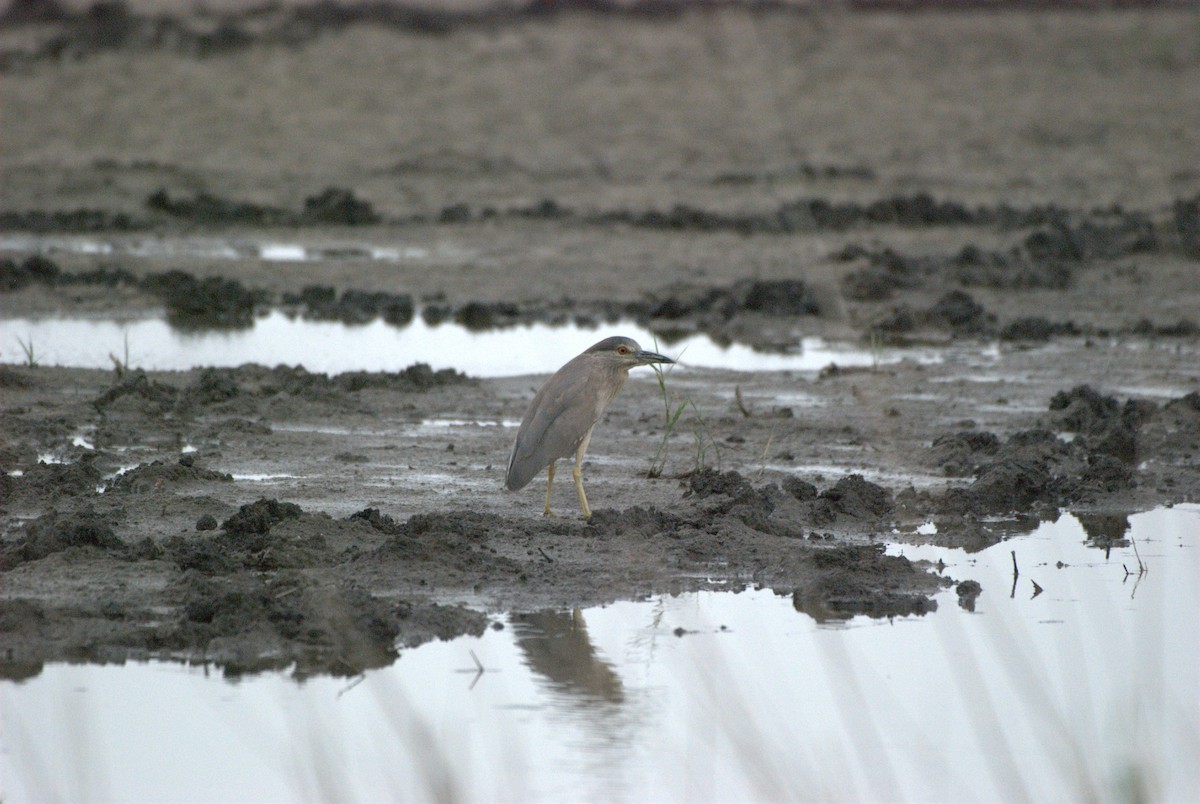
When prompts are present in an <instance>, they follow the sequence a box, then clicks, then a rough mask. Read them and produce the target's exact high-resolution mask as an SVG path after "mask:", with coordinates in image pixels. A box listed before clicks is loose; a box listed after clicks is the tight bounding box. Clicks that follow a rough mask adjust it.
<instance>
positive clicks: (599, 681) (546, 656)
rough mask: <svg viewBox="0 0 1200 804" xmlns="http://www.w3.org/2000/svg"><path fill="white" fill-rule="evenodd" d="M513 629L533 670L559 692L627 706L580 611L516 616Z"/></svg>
mask: <svg viewBox="0 0 1200 804" xmlns="http://www.w3.org/2000/svg"><path fill="white" fill-rule="evenodd" d="M512 626H513V632H514V634H515V636H516V642H517V646H518V647H519V648H520V649H521V651H522V652H523V653H524V654H525V658H526V663H527V664H528V665H529V667H530V669H532V670H533V671H534V672H535V673H538V674H539V675H541V676H543V677H545V678H546V679H547V680H548V681H549V682H550V684H551V685H552V686H553V687H554V688H555V689H556V690H559V691H561V692H565V693H568V694H570V695H572V696H575V697H576V698H578V699H579V700H580V701H584V702H589V703H597V704H599V703H614V704H619V703H623V702H624V700H625V689H624V686H623V685H622V683H621V679H620V677H618V676H617V674H616V672H615V671H614V670H613V666H612V665H611V664H610V663H609V662H607V661H605V660H604V659H602V658H600V657H599V656H598V655H597V654H596V648H595V647H594V646H593V645H592V642H591V640H590V639H589V638H588V632H587V623H585V622H584V619H583V612H581V611H580V610H579V609H574V610H573V611H571V612H570V613H566V612H556V611H541V612H536V613H533V614H518V615H514V616H513V618H512Z"/></svg>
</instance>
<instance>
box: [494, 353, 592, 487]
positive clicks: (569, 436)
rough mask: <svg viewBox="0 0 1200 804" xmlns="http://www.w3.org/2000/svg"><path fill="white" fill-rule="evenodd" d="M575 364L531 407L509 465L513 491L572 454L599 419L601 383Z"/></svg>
mask: <svg viewBox="0 0 1200 804" xmlns="http://www.w3.org/2000/svg"><path fill="white" fill-rule="evenodd" d="M573 362H574V361H572V363H573ZM572 363H568V364H567V365H565V366H563V367H562V368H561V369H559V370H558V372H556V373H555V375H554V376H553V377H551V378H550V379H549V380H547V381H546V384H545V385H543V386H542V388H541V390H539V391H538V392H537V394H536V395H535V396H534V397H533V401H532V402H530V403H529V410H527V411H526V412H525V419H524V420H523V421H522V422H521V428H520V429H519V430H518V431H517V440H516V443H515V444H514V445H513V451H512V457H511V458H509V461H508V476H507V478H506V480H505V485H506V486H507V487H508V488H509V489H511V490H514V491H515V490H516V489H519V488H523V487H524V486H525V485H526V484H527V483H529V481H530V480H532V479H533V476H534V475H536V474H537V473H538V472H540V471H541V470H542V469H545V468H546V467H547V466H549V465H550V464H551V463H552V462H553V461H556V460H558V459H559V458H564V457H566V456H568V455H571V454H573V453H574V452H575V449H576V448H577V447H578V446H579V442H580V441H582V440H583V437H584V436H585V435H587V432H588V430H590V429H591V428H592V425H594V424H595V423H596V420H597V419H598V418H599V416H600V410H599V409H598V406H597V401H598V400H599V398H600V393H599V390H598V388H597V387H596V383H598V382H599V381H600V380H599V379H598V378H597V377H596V376H595V375H593V374H591V373H589V372H585V371H578V370H576V367H575V366H573V365H572Z"/></svg>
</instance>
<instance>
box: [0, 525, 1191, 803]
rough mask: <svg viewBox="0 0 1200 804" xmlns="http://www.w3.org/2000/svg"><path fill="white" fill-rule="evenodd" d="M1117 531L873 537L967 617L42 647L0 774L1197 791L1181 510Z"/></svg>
mask: <svg viewBox="0 0 1200 804" xmlns="http://www.w3.org/2000/svg"><path fill="white" fill-rule="evenodd" d="M1129 526H1130V527H1129V530H1128V533H1127V534H1126V537H1127V538H1131V539H1132V540H1133V543H1132V544H1129V543H1128V542H1126V543H1125V544H1124V545H1123V546H1114V547H1112V549H1111V550H1110V551H1109V552H1107V553H1106V552H1105V551H1104V550H1101V549H1097V548H1096V547H1090V546H1087V545H1086V544H1085V539H1086V536H1087V534H1086V532H1085V530H1084V528H1083V526H1082V525H1081V523H1080V521H1079V520H1078V519H1076V517H1074V516H1071V515H1064V516H1062V517H1061V518H1060V519H1059V520H1058V521H1057V522H1055V523H1044V524H1043V525H1042V526H1041V527H1039V528H1038V529H1037V530H1036V531H1034V532H1033V533H1031V534H1028V535H1025V536H1019V537H1015V538H1012V539H1010V540H1008V541H1005V542H1002V543H1000V544H997V545H995V546H994V547H991V548H989V549H987V550H984V551H982V552H979V553H975V554H969V555H968V554H965V553H963V552H962V551H958V550H945V549H941V548H935V547H930V546H916V547H914V546H909V545H906V546H897V545H894V546H892V547H891V548H889V549H890V551H891V552H893V553H903V554H904V555H908V556H910V557H914V558H916V557H920V558H928V559H931V560H934V561H936V560H938V559H941V560H942V561H944V562H945V564H946V567H945V569H944V572H945V573H946V574H947V575H950V576H951V577H954V578H956V579H974V580H977V581H979V582H980V583H981V584H982V586H983V593H982V595H981V596H980V597H979V598H978V600H977V601H976V605H975V610H974V611H973V612H969V611H966V610H964V609H963V608H960V607H959V606H958V605H957V598H956V595H955V593H954V591H953V590H948V591H946V592H944V593H942V594H940V595H939V598H938V602H939V608H938V610H937V611H936V612H934V613H932V614H929V615H927V616H925V617H909V618H901V619H896V620H892V621H875V620H870V619H868V618H865V617H857V618H854V619H852V620H850V621H848V622H826V623H818V622H816V621H814V620H813V619H812V618H811V617H810V616H808V615H807V614H804V613H801V612H798V611H796V610H795V609H794V608H793V606H792V602H791V599H790V597H789V596H782V597H781V596H777V595H775V594H773V593H771V592H770V591H766V590H758V591H755V590H744V591H735V590H730V591H729V592H704V593H695V594H682V595H679V596H667V595H660V596H655V597H652V598H649V599H646V600H642V601H633V602H622V603H615V604H612V605H609V606H606V607H598V608H593V609H587V610H584V611H582V612H578V613H577V614H572V613H571V612H565V611H564V612H549V613H543V614H538V615H527V616H503V617H498V618H497V619H498V620H499V621H501V622H503V623H504V628H503V629H502V630H489V631H488V632H487V633H486V634H485V635H484V636H482V637H480V638H460V639H455V640H453V641H450V642H441V643H431V644H427V645H424V646H422V647H420V648H417V649H413V650H406V651H404V652H403V655H402V656H401V658H400V660H399V661H398V662H397V663H396V664H395V665H393V666H392V667H390V668H386V669H383V670H378V671H372V672H369V673H367V674H366V675H365V676H364V677H362V678H360V679H355V680H349V681H348V680H346V679H328V678H317V679H310V680H308V681H305V682H303V683H297V682H295V681H292V680H290V679H288V678H287V677H286V676H283V675H279V674H270V675H262V676H255V677H250V678H244V679H241V680H237V681H234V682H230V681H226V680H223V679H222V678H221V677H220V676H219V673H217V672H215V671H211V670H207V669H205V668H202V667H185V666H182V665H178V664H169V663H161V662H154V663H148V664H129V665H127V666H124V667H98V666H88V665H61V664H60V665H52V666H49V667H47V668H45V670H44V671H43V672H42V673H41V674H40V675H38V676H36V677H34V678H32V679H30V680H28V681H25V682H21V683H13V682H4V683H0V700H2V704H3V710H2V711H3V717H4V730H3V737H2V739H3V751H2V752H0V772H2V775H0V779H3V782H2V785H3V791H2V795H3V799H4V801H6V802H20V801H30V800H44V799H52V798H59V799H62V800H82V799H84V798H86V799H90V800H97V799H121V800H156V801H171V800H189V801H221V800H234V799H236V800H244V801H268V800H294V799H298V798H309V799H320V800H330V799H360V800H381V799H391V800H411V799H429V798H434V797H457V798H461V799H463V800H468V801H495V800H538V801H562V800H596V799H606V800H654V801H670V800H689V801H691V800H731V799H736V800H745V799H759V800H781V799H803V800H812V799H864V798H865V799H872V800H896V799H908V800H956V801H968V800H974V801H986V800H997V799H1032V798H1036V799H1038V800H1063V799H1071V800H1080V799H1088V800H1094V799H1107V800H1111V799H1131V798H1135V797H1138V796H1139V795H1140V796H1143V797H1145V796H1148V797H1149V798H1150V799H1152V800H1173V801H1183V800H1196V798H1197V796H1198V795H1200V781H1198V770H1197V765H1196V762H1195V757H1196V756H1197V754H1198V752H1200V736H1198V732H1197V728H1196V721H1195V713H1196V711H1197V709H1198V707H1200V693H1198V686H1200V685H1198V681H1197V674H1196V667H1197V666H1200V645H1198V633H1197V628H1196V622H1197V617H1198V615H1200V602H1198V586H1200V583H1198V579H1200V571H1198V564H1197V560H1198V558H1200V551H1198V550H1197V536H1198V535H1200V506H1196V505H1188V506H1178V507H1176V508H1173V509H1159V510H1155V511H1151V512H1147V513H1143V514H1137V515H1134V516H1131V517H1129ZM929 530H931V528H929V527H925V528H923V529H922V532H924V533H928V532H929ZM1014 552H1015V554H1016V560H1017V564H1018V568H1019V576H1018V578H1017V582H1016V584H1015V586H1014V584H1013V558H1012V554H1013V553H1014ZM1139 556H1140V560H1141V561H1143V562H1145V565H1146V567H1147V571H1146V572H1145V573H1143V574H1141V575H1139V574H1138V572H1137V569H1138V561H1139ZM1127 571H1128V572H1127ZM1034 582H1036V583H1037V584H1038V585H1039V586H1040V587H1041V588H1042V589H1043V590H1044V591H1042V592H1041V593H1040V594H1037V595H1036V596H1035V595H1034V594H1033V591H1034V586H1033V583H1034ZM473 656H474V657H478V660H479V663H480V665H481V666H482V670H480V669H478V668H477V667H476V664H475V661H474V659H473Z"/></svg>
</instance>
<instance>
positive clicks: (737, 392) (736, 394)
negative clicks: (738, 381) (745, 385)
mask: <svg viewBox="0 0 1200 804" xmlns="http://www.w3.org/2000/svg"><path fill="white" fill-rule="evenodd" d="M733 398H734V399H736V400H737V406H738V410H740V411H741V412H742V415H743V416H745V417H746V418H747V419H749V418H750V416H751V415H752V414H751V413H750V409H749V408H748V407H746V400H745V399H743V398H742V386H740V385H735V386H734V387H733Z"/></svg>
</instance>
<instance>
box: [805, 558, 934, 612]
mask: <svg viewBox="0 0 1200 804" xmlns="http://www.w3.org/2000/svg"><path fill="white" fill-rule="evenodd" d="M883 550H884V548H883V546H882V545H879V546H861V547H858V546H838V547H828V548H820V549H813V550H812V551H811V552H810V554H809V557H810V559H811V561H812V563H813V565H814V566H815V567H816V568H818V570H819V572H818V573H816V575H815V576H814V577H813V578H812V580H811V581H809V582H808V583H805V584H802V585H800V586H798V587H796V589H795V590H794V591H793V592H792V605H793V606H794V607H795V608H796V610H797V611H802V612H804V613H805V614H808V615H809V616H811V617H812V618H813V619H814V620H816V621H817V622H819V623H823V622H829V621H831V620H832V621H837V620H846V619H849V618H850V617H853V616H854V615H856V614H866V615H867V616H869V617H895V616H903V615H908V614H926V613H928V612H930V611H934V610H936V609H937V601H935V600H933V599H931V598H929V597H927V596H925V595H923V594H914V593H913V592H912V591H911V588H912V583H913V581H914V580H915V577H914V576H916V575H917V574H924V570H922V569H919V568H918V567H916V566H914V565H913V564H912V563H911V562H909V561H908V560H907V559H905V558H901V557H899V556H887V555H884V553H883Z"/></svg>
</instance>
